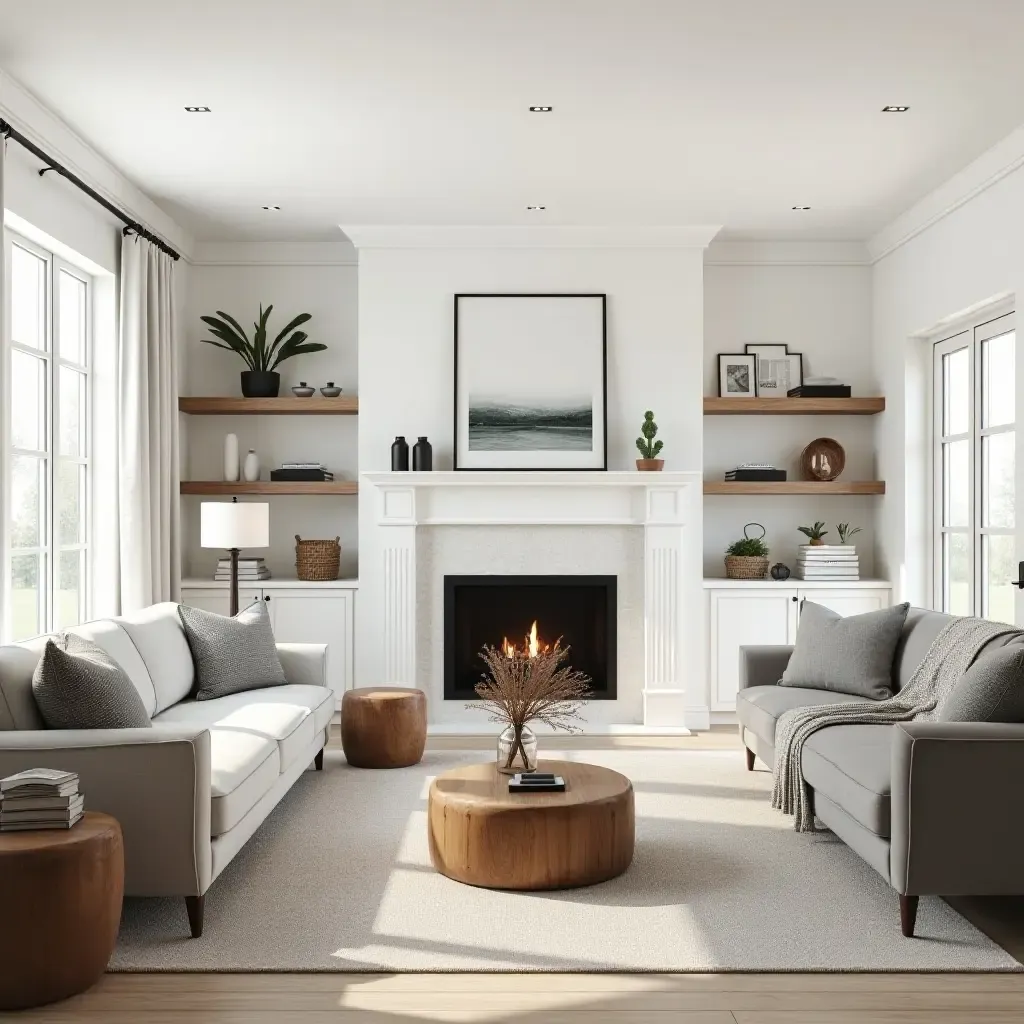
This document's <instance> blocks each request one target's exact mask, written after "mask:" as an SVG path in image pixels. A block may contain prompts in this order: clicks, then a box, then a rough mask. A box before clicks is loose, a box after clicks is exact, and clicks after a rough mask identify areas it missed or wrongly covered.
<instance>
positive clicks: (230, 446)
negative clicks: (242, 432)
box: [224, 434, 238, 483]
mask: <svg viewBox="0 0 1024 1024" xmlns="http://www.w3.org/2000/svg"><path fill="white" fill-rule="evenodd" d="M224 479H225V480H227V481H229V482H230V483H234V482H235V481H236V480H237V479H238V435H237V434H228V435H227V436H226V437H225V438H224Z"/></svg>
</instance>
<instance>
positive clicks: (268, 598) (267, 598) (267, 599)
mask: <svg viewBox="0 0 1024 1024" xmlns="http://www.w3.org/2000/svg"><path fill="white" fill-rule="evenodd" d="M263 600H264V601H269V600H270V595H269V594H267V596H266V597H265V598H263ZM793 600H794V601H795V600H796V598H795V597H794V598H793Z"/></svg>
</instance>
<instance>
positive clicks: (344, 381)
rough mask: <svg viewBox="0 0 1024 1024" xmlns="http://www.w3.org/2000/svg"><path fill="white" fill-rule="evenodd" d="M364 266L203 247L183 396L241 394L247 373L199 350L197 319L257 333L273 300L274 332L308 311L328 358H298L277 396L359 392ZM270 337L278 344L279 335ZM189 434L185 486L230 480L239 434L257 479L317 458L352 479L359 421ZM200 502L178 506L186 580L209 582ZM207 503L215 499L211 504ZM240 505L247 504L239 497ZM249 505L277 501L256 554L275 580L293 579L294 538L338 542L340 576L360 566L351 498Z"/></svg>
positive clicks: (325, 252) (192, 419)
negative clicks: (229, 322) (318, 390)
mask: <svg viewBox="0 0 1024 1024" xmlns="http://www.w3.org/2000/svg"><path fill="white" fill-rule="evenodd" d="M356 272H357V267H356V262H355V253H354V252H353V250H352V249H351V247H350V246H348V245H347V244H345V243H341V242H339V243H338V244H336V245H328V246H325V245H308V246H303V245H280V246H278V245H264V244H260V245H215V244H211V245H201V246H198V247H197V250H196V259H195V262H194V265H193V266H192V267H191V274H190V283H189V290H188V296H187V299H186V315H185V324H184V329H183V335H184V339H185V353H184V358H185V369H184V385H183V388H182V394H186V395H239V394H241V391H240V385H239V373H240V372H241V370H242V369H244V365H243V363H242V361H241V359H239V358H238V357H237V356H235V355H234V354H233V353H230V352H225V351H223V350H221V349H217V348H214V347H213V346H211V345H204V344H202V343H201V342H200V338H203V337H208V336H209V335H208V334H207V332H206V329H205V325H204V324H203V323H202V322H201V321H200V319H199V317H200V316H201V315H204V314H214V313H215V311H216V310H218V309H220V310H224V311H225V312H227V313H230V314H231V315H232V316H234V317H235V318H236V319H237V320H238V321H239V322H240V323H241V324H242V325H243V326H246V327H247V328H249V327H250V325H251V323H252V321H253V320H255V319H256V318H257V316H258V314H259V306H260V303H261V302H262V303H263V304H264V306H266V305H267V304H269V303H273V305H274V312H273V313H272V314H271V319H270V323H269V329H270V331H272V332H275V333H276V331H277V330H280V329H281V328H283V327H284V325H285V324H286V323H287V322H288V320H290V319H291V318H292V317H293V316H295V315H297V314H298V313H303V312H307V313H311V314H312V315H313V319H312V320H311V321H310V322H309V324H307V325H306V327H305V328H304V329H305V330H307V331H308V332H309V335H310V341H320V342H323V343H324V344H326V345H327V346H328V349H327V351H326V352H317V353H314V354H312V355H304V356H297V357H295V358H294V359H292V360H289V361H288V362H286V363H283V364H282V365H281V367H280V368H279V370H280V372H281V393H282V394H284V395H287V394H289V391H288V388H290V387H291V386H292V385H294V384H298V383H299V381H300V380H304V381H307V382H308V383H309V384H311V385H316V386H317V387H319V386H321V385H323V384H325V383H327V381H328V380H333V381H334V382H335V383H336V384H338V385H340V386H341V387H342V388H344V390H345V393H346V394H353V393H355V392H356V391H357V381H358V377H357V371H358V353H357V350H356V320H357V310H356V306H357V284H356V277H357V273H356ZM272 336H273V335H272ZM182 419H183V420H185V421H187V422H186V424H185V427H184V430H185V434H184V435H183V447H184V448H185V451H186V454H185V457H184V467H185V469H184V473H183V478H184V479H193V480H221V479H223V445H224V436H225V435H226V434H227V433H229V432H230V433H235V434H237V435H238V441H239V447H240V449H241V451H242V453H243V455H244V453H245V452H246V451H247V450H248V449H249V448H254V449H255V450H256V452H257V454H258V455H259V456H260V462H261V466H262V479H265V480H267V479H269V471H270V469H271V468H274V467H276V466H279V465H280V463H281V462H282V461H287V460H292V459H295V460H298V459H302V460H307V459H308V460H310V461H318V460H319V461H322V462H323V463H324V464H325V465H326V466H327V467H328V468H329V469H332V470H334V472H335V478H336V479H355V477H356V471H357V466H358V462H357V459H358V447H357V438H358V434H359V419H358V417H355V416H323V417H319V416H318V417H310V416H188V417H182ZM202 500H204V499H201V498H199V497H192V496H189V497H186V498H183V499H182V501H183V528H184V532H185V536H186V540H185V552H184V554H185V559H184V560H185V575H189V576H210V575H211V574H212V572H213V569H214V567H215V565H216V560H217V557H218V553H217V552H216V551H208V550H204V549H203V548H201V547H200V546H199V526H198V523H199V505H200V503H201V501H202ZM206 500H209V499H206ZM240 500H245V499H240ZM253 500H259V501H269V502H270V533H271V546H270V548H269V549H268V550H266V551H264V552H261V554H262V555H263V557H264V558H266V560H267V565H268V566H269V568H270V570H271V572H272V573H273V574H274V575H275V576H278V577H294V576H295V534H299V535H301V536H302V537H303V538H316V537H319V538H328V537H336V536H340V537H341V545H342V566H341V571H342V575H343V576H344V577H355V576H356V575H357V564H358V534H357V505H356V499H355V498H354V497H347V496H337V497H335V496H327V497H323V496H316V497H312V496H309V497H307V496H303V497H291V496H288V497H271V498H258V499H253Z"/></svg>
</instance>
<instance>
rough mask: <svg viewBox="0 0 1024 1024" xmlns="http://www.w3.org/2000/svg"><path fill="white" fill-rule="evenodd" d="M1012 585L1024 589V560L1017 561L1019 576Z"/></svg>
mask: <svg viewBox="0 0 1024 1024" xmlns="http://www.w3.org/2000/svg"><path fill="white" fill-rule="evenodd" d="M1010 586H1011V587H1019V588H1020V589H1021V590H1024V562H1018V563H1017V578H1016V579H1015V580H1014V581H1013V582H1012V583H1011V584H1010Z"/></svg>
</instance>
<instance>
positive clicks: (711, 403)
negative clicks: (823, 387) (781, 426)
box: [704, 398, 885, 416]
mask: <svg viewBox="0 0 1024 1024" xmlns="http://www.w3.org/2000/svg"><path fill="white" fill-rule="evenodd" d="M884 411H885V399H884V398H705V399H704V415H705V416H874V415H875V413H879V412H884Z"/></svg>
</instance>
